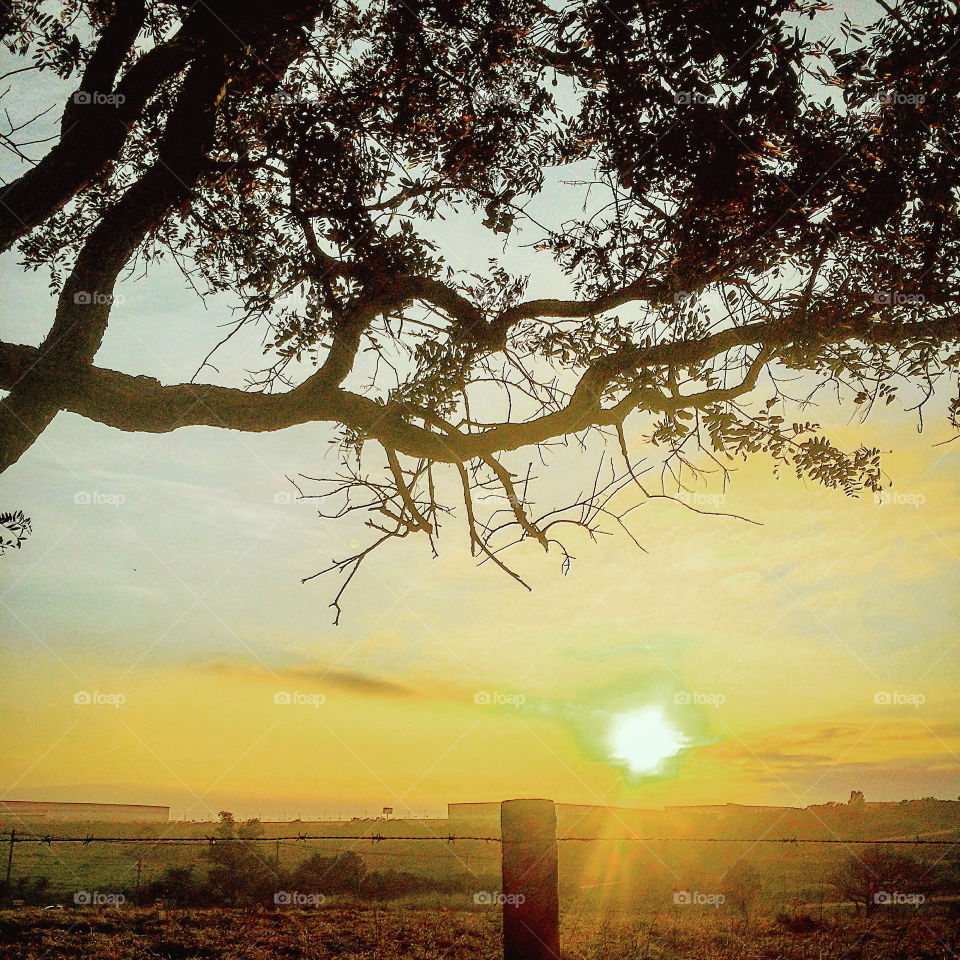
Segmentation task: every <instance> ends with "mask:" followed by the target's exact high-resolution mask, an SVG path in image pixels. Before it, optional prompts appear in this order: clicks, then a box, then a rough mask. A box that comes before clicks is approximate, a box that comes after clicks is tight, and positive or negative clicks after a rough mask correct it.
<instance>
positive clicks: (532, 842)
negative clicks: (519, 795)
mask: <svg viewBox="0 0 960 960" xmlns="http://www.w3.org/2000/svg"><path fill="white" fill-rule="evenodd" d="M500 831H501V833H500V836H501V839H502V841H503V844H502V845H503V894H502V897H503V957H504V960H559V957H560V902H559V892H558V883H559V865H558V860H557V811H556V808H555V807H554V804H553V801H552V800H504V801H503V803H502V804H500Z"/></svg>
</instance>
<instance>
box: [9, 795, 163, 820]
mask: <svg viewBox="0 0 960 960" xmlns="http://www.w3.org/2000/svg"><path fill="white" fill-rule="evenodd" d="M0 817H12V818H17V819H21V820H85V821H101V822H103V823H141V822H143V823H166V822H167V821H169V819H170V808H169V807H153V806H147V805H145V804H142V803H61V802H59V801H57V800H0Z"/></svg>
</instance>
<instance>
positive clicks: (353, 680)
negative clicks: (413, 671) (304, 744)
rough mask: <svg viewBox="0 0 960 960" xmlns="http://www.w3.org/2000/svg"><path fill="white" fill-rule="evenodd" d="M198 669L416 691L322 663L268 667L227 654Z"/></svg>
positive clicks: (367, 691) (374, 691) (373, 691)
mask: <svg viewBox="0 0 960 960" xmlns="http://www.w3.org/2000/svg"><path fill="white" fill-rule="evenodd" d="M196 669H199V670H202V671H205V672H207V673H216V674H219V675H220V676H228V677H237V678H240V677H247V678H250V679H255V680H274V681H283V682H288V683H296V684H303V685H309V686H315V687H321V686H322V687H336V688H338V689H340V690H347V691H350V692H352V693H357V694H361V695H370V696H381V697H407V696H411V695H413V694H414V693H415V691H414V690H413V689H412V688H411V687H407V686H404V685H403V684H400V683H396V682H394V681H393V680H384V679H383V678H381V677H375V676H372V675H371V674H368V673H362V672H361V671H358V670H346V669H343V668H340V667H330V666H326V665H324V664H322V663H309V664H297V665H296V666H284V667H268V666H265V665H260V664H256V663H248V662H245V661H240V660H233V659H229V658H226V657H221V658H217V659H215V660H208V661H206V662H205V663H202V664H200V665H199V666H198V667H196Z"/></svg>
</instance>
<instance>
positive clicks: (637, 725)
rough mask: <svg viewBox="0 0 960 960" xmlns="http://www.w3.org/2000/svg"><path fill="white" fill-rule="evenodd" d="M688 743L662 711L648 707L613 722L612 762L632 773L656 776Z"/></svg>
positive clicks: (618, 715) (624, 714)
mask: <svg viewBox="0 0 960 960" xmlns="http://www.w3.org/2000/svg"><path fill="white" fill-rule="evenodd" d="M685 746H686V739H685V738H684V736H683V735H682V734H681V733H680V732H679V731H677V730H675V729H674V728H673V727H672V726H671V725H670V724H669V722H668V721H667V719H666V718H665V717H664V715H663V711H662V710H661V709H660V708H659V707H645V708H644V709H642V710H632V711H630V712H629V713H621V714H617V715H616V716H615V717H614V718H613V724H612V728H611V736H610V758H611V759H612V760H615V761H618V762H620V763H623V764H625V765H626V766H627V768H628V769H629V770H630V772H631V773H656V772H657V771H658V770H659V768H660V765H661V763H662V762H663V761H664V760H666V759H667V758H668V757H673V756H676V755H677V754H678V753H679V752H680V751H681V750H682V749H683V748H684V747H685Z"/></svg>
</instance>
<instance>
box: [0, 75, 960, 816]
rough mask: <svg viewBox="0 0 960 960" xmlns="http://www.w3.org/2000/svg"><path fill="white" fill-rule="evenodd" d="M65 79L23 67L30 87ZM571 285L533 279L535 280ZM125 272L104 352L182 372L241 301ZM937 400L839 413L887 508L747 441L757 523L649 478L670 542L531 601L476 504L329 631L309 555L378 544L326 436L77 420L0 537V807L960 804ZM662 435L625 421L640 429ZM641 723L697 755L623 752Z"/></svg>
mask: <svg viewBox="0 0 960 960" xmlns="http://www.w3.org/2000/svg"><path fill="white" fill-rule="evenodd" d="M57 93H58V91H57V89H55V84H54V83H53V82H52V81H50V80H48V79H42V81H37V80H36V79H31V85H30V86H29V88H27V89H26V90H25V91H23V92H22V94H21V96H20V98H19V99H18V100H17V102H16V104H15V107H16V109H17V110H18V111H23V112H24V113H26V112H27V111H29V110H30V109H32V108H33V107H34V106H35V105H37V104H43V105H46V104H48V103H49V102H51V101H52V98H54V97H55V96H56V95H57ZM53 122H55V121H51V123H53ZM3 172H4V174H5V175H7V176H10V175H15V174H16V172H17V171H16V168H15V167H13V166H11V165H10V163H9V162H7V163H6V166H5V167H4V169H3ZM541 203H542V204H543V205H544V209H545V211H546V212H550V208H551V204H553V205H554V209H553V210H552V212H553V213H554V216H556V215H557V214H558V213H562V211H558V210H557V209H555V207H556V204H557V203H558V201H557V199H556V197H555V196H547V197H545V198H543V200H542V201H541ZM438 239H439V240H441V241H442V243H443V244H444V249H445V250H446V251H448V253H449V255H450V257H451V259H453V260H455V262H457V263H458V264H459V265H477V264H482V262H483V259H484V257H485V256H486V255H487V253H488V252H489V249H490V247H489V235H488V234H485V233H482V232H481V231H479V230H476V229H472V228H471V229H467V230H463V229H462V228H460V227H456V226H454V225H446V226H443V227H442V228H441V229H440V230H439V232H438ZM526 256H528V255H527V254H523V253H519V254H517V255H516V258H515V263H516V265H517V269H518V270H519V271H521V272H522V271H523V269H524V268H525V267H527V266H529V263H528V261H526V260H525V259H524V258H525V257H526ZM16 259H17V258H16V255H11V254H7V255H5V256H4V257H2V258H0V289H2V291H3V301H4V304H5V306H4V310H3V311H2V315H0V331H2V332H0V336H2V337H3V339H6V340H12V341H14V342H24V343H38V342H39V341H40V339H41V338H42V336H43V334H44V331H45V326H46V325H47V324H48V323H49V320H50V317H51V316H52V307H53V300H52V299H51V297H50V293H49V291H48V289H47V285H46V278H45V277H44V276H42V275H39V274H31V275H26V276H25V275H23V273H22V272H21V271H20V270H19V268H18V267H17V265H16ZM555 281H556V278H555V277H554V276H552V275H551V274H550V271H542V270H538V272H537V273H536V274H535V276H534V277H533V279H532V281H531V290H530V294H531V296H536V295H540V294H541V293H551V292H553V291H554V289H555V288H554V286H553V285H554V283H555ZM119 290H120V292H121V293H122V294H123V296H124V300H123V301H122V302H120V303H118V304H117V306H116V307H115V309H114V314H113V318H112V321H111V326H110V328H109V330H108V333H107V337H106V340H105V342H104V344H103V347H102V349H101V351H100V353H99V354H98V355H97V362H98V363H99V364H101V365H104V366H109V367H114V368H117V369H121V370H124V371H127V372H130V373H138V374H147V375H151V376H156V377H159V378H160V379H161V380H163V381H164V382H168V383H174V382H182V381H185V380H187V379H189V378H190V377H191V375H192V374H193V372H194V370H195V369H196V368H197V366H198V364H199V362H200V360H202V358H203V356H204V355H205V354H206V352H207V351H208V350H209V348H210V347H211V346H212V345H213V344H214V343H216V342H217V341H218V340H219V339H220V337H221V336H222V334H223V329H222V327H220V326H218V325H221V324H223V323H225V322H226V321H228V320H229V318H230V313H229V309H228V307H229V305H228V302H227V301H226V300H215V301H211V302H209V303H208V304H207V305H206V307H205V306H204V305H203V304H202V303H201V302H200V301H199V300H198V299H197V298H196V296H195V295H194V294H192V293H191V292H189V291H188V290H185V289H184V288H183V283H182V281H181V280H180V278H179V276H178V275H177V274H176V273H175V272H174V271H173V270H172V269H170V268H169V267H161V268H160V269H158V270H155V271H153V272H152V273H151V275H150V276H148V277H146V278H142V277H140V278H135V277H129V278H127V279H126V280H125V281H124V283H123V284H122V285H121V287H120V288H119ZM261 364H262V357H261V355H260V344H259V342H258V341H257V340H256V339H255V338H254V339H251V340H248V341H246V342H243V343H237V344H235V345H231V349H230V350H228V351H227V352H226V353H225V354H224V355H223V357H222V358H221V359H219V360H218V367H219V370H218V371H212V370H208V371H206V373H207V374H209V379H211V380H212V381H213V382H223V383H234V384H235V383H238V382H242V371H243V370H244V369H249V368H252V367H255V366H258V365H261ZM937 404H939V407H938V408H937V409H933V407H934V406H937ZM942 412H943V404H942V403H941V402H940V401H939V400H937V401H935V402H934V404H932V405H931V409H928V410H927V412H926V415H925V429H924V431H923V432H922V433H920V432H918V430H917V423H916V420H915V419H913V418H912V417H911V416H909V415H904V414H902V413H900V414H898V413H897V412H896V411H895V410H893V409H888V410H887V411H885V412H884V413H883V414H881V415H878V416H876V417H875V418H873V419H871V420H869V421H868V422H867V423H866V424H853V423H849V422H848V417H849V414H848V412H846V411H840V410H837V409H835V408H831V407H830V406H829V405H828V406H825V407H823V408H821V409H818V410H817V411H816V419H818V420H819V421H820V422H822V423H823V424H824V425H825V426H828V427H829V428H830V435H831V436H832V437H834V438H835V439H837V440H838V441H840V442H842V443H843V444H844V445H845V446H847V447H852V446H856V445H858V444H861V443H863V444H866V445H869V446H872V445H876V446H878V447H880V448H881V449H882V450H884V451H885V460H884V466H885V470H886V474H887V479H888V480H889V481H891V482H892V483H893V487H892V488H891V493H892V494H895V496H893V497H891V498H890V499H889V500H888V501H887V502H884V503H877V502H875V500H874V498H873V497H872V496H870V495H868V496H866V497H862V498H860V499H850V498H847V497H844V496H843V495H842V494H840V493H837V492H835V491H828V490H824V489H822V488H819V487H817V486H815V485H812V484H810V483H805V482H802V481H799V480H797V479H796V478H794V477H792V476H789V475H787V476H783V477H781V478H779V479H775V478H774V477H773V476H772V472H771V467H770V464H769V462H765V461H763V460H762V459H758V460H756V461H751V462H750V463H746V464H744V463H740V464H737V465H735V466H736V470H735V474H734V479H733V482H732V484H731V485H730V486H729V487H728V488H727V489H726V490H725V491H724V490H723V489H722V487H721V486H720V485H719V483H712V484H710V485H707V486H701V487H698V488H697V490H696V493H695V497H696V498H697V500H696V503H697V504H699V505H700V506H703V507H705V508H707V509H717V510H722V511H724V512H730V513H735V514H740V515H741V516H744V517H748V518H749V519H750V520H751V521H755V522H746V521H744V520H739V519H733V518H722V517H705V516H700V515H697V514H694V513H693V512H691V511H689V510H686V509H685V508H684V507H683V506H682V505H680V504H677V503H673V502H668V501H654V502H650V503H647V504H645V505H643V506H642V507H641V508H640V509H638V510H635V511H634V512H633V513H632V514H631V517H630V520H629V526H630V529H631V532H632V533H633V534H634V535H635V536H636V537H637V539H638V540H639V541H640V543H641V544H642V546H643V548H644V550H645V551H646V552H643V551H641V550H638V549H637V547H636V546H635V545H634V544H633V543H632V542H631V541H630V539H629V538H628V537H627V536H625V535H623V534H622V533H620V534H616V535H613V536H610V537H606V538H602V540H603V542H601V543H600V544H593V543H590V542H589V540H587V539H586V538H585V537H584V538H581V539H577V537H576V536H573V537H572V539H571V541H570V542H571V546H572V548H573V549H572V552H573V553H574V554H575V555H576V557H577V560H576V562H575V563H574V564H573V567H572V569H571V571H570V573H569V575H567V576H564V575H563V574H562V573H561V570H560V557H558V556H556V555H555V553H551V554H550V555H548V556H544V555H543V552H542V550H541V549H540V548H539V547H538V546H536V545H530V546H527V545H522V546H521V547H518V548H517V549H516V550H515V551H514V553H513V556H512V561H513V563H514V565H515V566H516V568H517V569H518V570H519V571H520V572H521V573H522V575H523V576H524V578H525V579H526V580H527V582H529V583H530V584H531V586H532V587H533V590H532V592H530V593H528V592H526V591H525V590H523V589H522V588H520V587H518V586H517V584H515V583H514V582H513V581H512V580H510V579H509V578H507V577H505V576H504V575H503V574H502V573H500V572H499V571H497V570H495V569H492V567H491V565H489V564H487V565H484V566H482V567H479V568H478V567H477V566H476V563H475V561H474V560H472V559H471V558H470V556H469V553H468V551H467V549H466V533H465V530H464V529H463V527H462V518H461V519H459V520H457V521H452V522H451V523H450V524H449V525H448V528H447V529H446V530H445V531H444V535H443V536H442V538H441V540H440V551H441V552H440V557H439V558H437V559H431V557H430V556H429V553H428V550H427V548H426V545H425V544H418V543H415V542H404V543H398V544H394V545H390V546H388V547H387V548H386V549H384V550H383V551H382V552H380V553H378V554H377V555H375V556H374V557H373V558H372V559H371V560H370V561H369V563H368V565H367V566H365V568H364V569H363V570H362V571H361V573H360V574H359V575H358V577H357V579H356V581H355V583H354V584H353V585H352V586H351V588H350V590H349V592H348V593H347V594H346V596H345V599H344V602H343V607H344V612H343V616H342V618H341V623H340V625H339V626H336V627H335V626H333V625H332V623H331V620H332V614H331V610H330V609H329V607H328V604H329V602H330V601H331V600H332V599H333V594H334V591H335V589H336V584H335V583H334V581H333V580H330V579H328V578H319V579H315V580H311V581H309V582H308V583H301V579H302V578H304V577H308V576H310V575H311V574H313V573H315V572H317V571H318V570H320V569H322V568H323V567H325V566H327V565H328V564H329V562H330V560H331V558H333V557H341V556H343V555H344V554H345V553H347V552H348V551H350V550H351V544H355V543H356V542H357V541H358V539H359V538H361V537H364V534H363V531H362V530H361V529H360V527H359V524H357V523H355V522H352V521H349V520H348V521H336V522H331V521H327V520H323V519H321V518H320V517H318V516H317V512H316V504H315V503H313V502H311V501H301V502H298V501H297V500H296V498H295V496H291V494H295V491H294V490H293V488H292V486H291V485H290V483H289V481H288V479H287V478H288V477H291V476H295V475H297V474H300V473H303V474H307V475H313V476H318V475H324V474H327V475H329V474H330V472H331V470H332V469H333V468H334V467H335V465H336V456H335V449H334V447H333V446H332V445H331V440H332V438H333V434H332V431H331V429H330V428H329V427H328V426H326V425H323V424H315V425H305V426H301V427H296V428H293V429H288V430H285V431H282V432H278V433H274V434H262V435H256V434H249V435H244V434H240V433H235V432H226V431H218V430H215V429H212V428H202V427H191V428H187V429H183V430H180V431H177V432H175V433H172V434H166V435H159V436H153V435H143V434H123V433H120V432H119V431H115V430H112V429H110V428H107V427H105V426H102V425H100V424H95V423H91V422H88V421H85V420H83V419H82V418H80V417H77V416H74V415H72V414H65V413H62V414H60V415H59V416H58V417H57V418H56V420H55V421H54V423H53V424H52V426H51V427H50V428H49V429H48V430H47V431H46V432H45V433H44V434H43V436H42V437H41V439H40V440H39V441H38V442H37V443H36V444H35V445H34V447H33V448H32V449H31V450H30V451H29V452H28V453H27V454H26V455H25V456H24V457H23V458H22V459H21V461H20V462H19V463H18V464H16V465H15V466H14V467H13V468H11V469H10V470H8V471H7V472H6V473H5V474H4V475H3V476H2V477H0V509H17V508H20V509H23V510H24V511H25V512H26V513H27V514H28V515H29V516H30V517H31V518H32V520H33V527H34V532H33V535H32V536H31V537H30V539H29V540H28V541H27V543H26V544H25V545H24V547H23V549H22V550H21V551H19V552H13V553H10V554H8V555H6V556H4V557H2V558H0V678H2V679H0V686H2V689H3V698H2V707H0V711H2V712H0V723H2V728H3V730H4V734H5V735H4V737H3V738H2V739H3V745H2V748H0V797H2V798H4V799H39V800H53V799H56V800H74V801H81V800H82V801H104V802H130V803H159V804H166V805H169V806H170V807H171V815H172V816H173V817H176V818H180V817H185V818H187V819H196V820H205V819H211V818H214V817H215V816H216V814H217V812H218V811H219V810H221V809H229V810H232V811H233V812H234V813H235V814H237V815H238V816H240V817H252V816H261V817H265V818H271V819H276V818H287V817H293V816H297V815H300V816H302V817H304V818H312V817H323V816H340V815H355V814H360V815H362V814H364V813H366V812H370V813H373V812H376V811H379V809H380V808H381V807H383V806H392V807H394V808H395V810H396V811H397V812H398V813H401V814H402V813H410V814H414V815H424V814H429V815H434V816H435V815H440V814H442V813H443V811H444V809H445V804H446V803H447V802H453V801H469V800H499V799H506V798H510V797H519V796H547V797H551V798H553V799H555V800H557V801H564V802H573V803H609V804H617V805H625V806H638V807H660V806H662V805H665V804H683V803H716V802H727V801H730V802H742V803H763V804H766V803H776V804H787V805H804V804H808V803H816V802H824V801H828V800H845V799H846V798H847V797H848V796H849V793H850V791H851V790H854V789H860V790H863V791H864V792H865V794H866V796H867V799H868V800H897V799H901V798H907V797H923V796H939V797H945V798H954V797H956V796H957V795H958V793H960V776H958V774H960V756H958V755H960V700H958V699H957V697H956V695H955V691H956V689H957V685H958V680H960V677H958V673H960V670H958V662H960V661H958V657H957V643H958V640H960V637H958V634H957V627H956V624H957V622H958V620H960V618H958V612H960V611H958V609H957V608H958V602H957V599H956V597H957V589H956V587H957V584H958V573H960V529H958V517H960V511H958V495H960V487H958V482H957V476H958V471H957V466H958V457H960V444H948V443H944V441H947V440H949V438H950V437H951V433H950V432H949V430H948V427H947V425H946V422H945V418H944V417H943V415H942ZM805 418H807V419H810V418H812V417H811V414H809V413H808V414H806V415H805ZM646 429H649V423H645V422H644V421H642V420H640V421H638V422H637V423H636V424H635V425H634V427H633V437H632V439H633V440H634V441H635V443H636V445H637V448H638V449H639V445H640V443H641V435H642V434H643V432H644V431H645V430H646ZM600 453H601V451H600V450H599V448H592V449H591V450H590V451H589V452H588V455H586V456H582V455H572V454H562V453H561V454H558V459H557V462H556V465H555V467H554V469H553V470H552V471H551V474H550V477H551V479H550V480H549V481H548V483H547V484H546V487H545V490H544V497H545V498H550V497H557V498H561V499H562V496H563V494H564V492H568V491H569V490H571V489H574V488H575V487H576V486H577V484H578V483H579V482H581V481H582V480H583V479H584V477H585V471H586V470H587V469H588V468H589V471H592V470H593V469H594V467H595V464H596V462H597V458H598V457H599V456H600ZM521 463H525V461H523V460H522V459H519V460H515V461H514V465H520V464H521ZM631 498H633V499H631ZM636 498H637V494H636V493H634V492H633V491H630V490H627V491H625V492H624V494H623V495H622V499H621V501H620V504H621V505H622V506H628V505H629V504H630V503H632V502H634V501H635V500H636ZM364 542H365V541H364ZM638 717H639V718H641V721H637V718H638ZM630 722H641V734H640V739H646V740H647V742H648V745H649V744H650V743H655V742H659V741H660V740H663V739H666V740H668V741H669V742H670V744H672V748H671V749H672V752H673V755H672V756H669V757H667V758H665V759H664V760H663V762H662V763H659V764H653V765H647V766H643V765H642V764H641V763H640V761H641V760H643V759H644V758H643V757H638V756H637V755H636V752H634V753H633V754H631V755H630V756H626V757H624V756H622V755H618V749H619V748H618V741H617V736H618V731H619V732H620V733H621V734H622V732H623V729H624V725H625V724H628V725H629V723H630ZM643 724H646V726H643ZM634 739H636V738H634ZM631 749H633V748H631ZM665 749H666V748H665ZM627 752H628V753H630V750H628V751H627ZM641 752H642V751H641Z"/></svg>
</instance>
